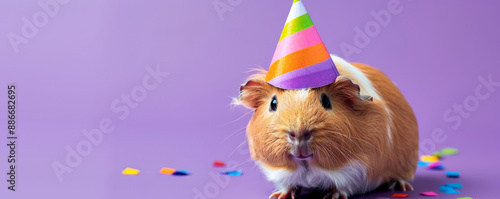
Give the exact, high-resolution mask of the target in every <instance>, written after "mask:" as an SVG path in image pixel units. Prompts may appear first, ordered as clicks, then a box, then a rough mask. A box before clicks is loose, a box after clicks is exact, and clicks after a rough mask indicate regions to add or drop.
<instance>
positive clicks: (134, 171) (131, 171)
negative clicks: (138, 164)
mask: <svg viewBox="0 0 500 199" xmlns="http://www.w3.org/2000/svg"><path fill="white" fill-rule="evenodd" d="M122 174H123V175H137V174H139V170H137V169H132V168H126V169H125V170H123V171H122Z"/></svg>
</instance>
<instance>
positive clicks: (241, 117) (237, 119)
mask: <svg viewBox="0 0 500 199" xmlns="http://www.w3.org/2000/svg"><path fill="white" fill-rule="evenodd" d="M250 113H253V111H248V112H246V113H245V114H243V115H242V116H240V117H239V118H236V119H235V120H233V121H231V122H229V123H227V124H225V125H224V126H227V125H230V124H233V123H235V122H237V121H239V120H241V119H243V118H244V117H245V116H247V115H249V114H250Z"/></svg>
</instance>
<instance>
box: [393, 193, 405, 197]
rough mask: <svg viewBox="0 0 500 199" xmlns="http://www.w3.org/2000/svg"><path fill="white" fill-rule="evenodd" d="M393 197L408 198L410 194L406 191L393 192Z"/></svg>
mask: <svg viewBox="0 0 500 199" xmlns="http://www.w3.org/2000/svg"><path fill="white" fill-rule="evenodd" d="M391 197H393V198H406V197H408V194H405V193H394V194H392V196H391Z"/></svg>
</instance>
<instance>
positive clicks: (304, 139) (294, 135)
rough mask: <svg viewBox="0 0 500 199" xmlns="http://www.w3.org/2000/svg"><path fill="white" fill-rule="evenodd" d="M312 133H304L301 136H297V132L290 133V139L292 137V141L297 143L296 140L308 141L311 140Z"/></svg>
mask: <svg viewBox="0 0 500 199" xmlns="http://www.w3.org/2000/svg"><path fill="white" fill-rule="evenodd" d="M311 134H312V132H311V131H304V132H302V133H301V134H299V135H297V134H296V133H295V132H288V137H290V140H292V141H295V140H296V139H299V140H301V141H308V140H309V139H310V138H311Z"/></svg>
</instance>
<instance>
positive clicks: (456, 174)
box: [446, 171, 460, 178]
mask: <svg viewBox="0 0 500 199" xmlns="http://www.w3.org/2000/svg"><path fill="white" fill-rule="evenodd" d="M446 176H448V177H449V178H458V177H460V172H456V171H447V172H446Z"/></svg>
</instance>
